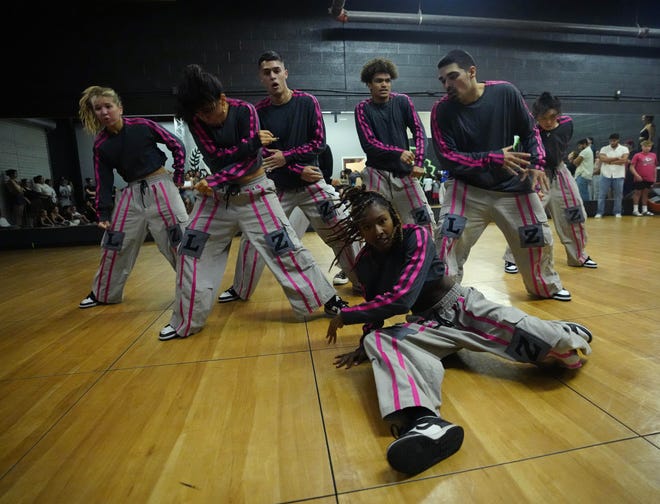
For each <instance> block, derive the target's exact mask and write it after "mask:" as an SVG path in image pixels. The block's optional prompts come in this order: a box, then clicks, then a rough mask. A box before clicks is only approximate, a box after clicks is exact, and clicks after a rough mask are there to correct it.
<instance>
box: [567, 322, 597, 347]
mask: <svg viewBox="0 0 660 504" xmlns="http://www.w3.org/2000/svg"><path fill="white" fill-rule="evenodd" d="M566 325H567V326H568V327H570V328H571V332H574V333H575V334H577V335H578V336H580V337H581V338H583V339H585V340H587V343H591V340H592V339H593V335H592V334H591V331H590V330H589V329H587V328H586V327H584V326H583V325H580V324H576V323H575V322H566Z"/></svg>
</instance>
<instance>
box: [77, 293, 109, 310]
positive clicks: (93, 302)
mask: <svg viewBox="0 0 660 504" xmlns="http://www.w3.org/2000/svg"><path fill="white" fill-rule="evenodd" d="M101 304H104V303H101V302H100V301H99V300H98V299H96V296H95V295H94V293H93V292H90V293H89V294H87V297H86V298H85V299H83V300H82V301H81V302H80V304H79V305H78V308H91V307H93V306H98V305H101Z"/></svg>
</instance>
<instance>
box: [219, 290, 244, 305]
mask: <svg viewBox="0 0 660 504" xmlns="http://www.w3.org/2000/svg"><path fill="white" fill-rule="evenodd" d="M237 299H241V296H239V295H238V292H236V291H235V290H234V288H233V287H229V289H227V290H226V291H224V292H223V293H222V294H220V295H219V296H218V303H230V302H231V301H236V300H237Z"/></svg>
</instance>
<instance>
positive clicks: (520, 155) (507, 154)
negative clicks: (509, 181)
mask: <svg viewBox="0 0 660 504" xmlns="http://www.w3.org/2000/svg"><path fill="white" fill-rule="evenodd" d="M502 152H503V154H504V161H503V162H502V166H503V167H504V169H506V170H507V171H508V172H509V173H511V174H512V175H519V174H521V173H525V171H526V169H527V167H528V166H529V159H530V158H531V154H530V153H529V152H518V151H514V150H513V145H509V146H508V147H505V148H504V149H502Z"/></svg>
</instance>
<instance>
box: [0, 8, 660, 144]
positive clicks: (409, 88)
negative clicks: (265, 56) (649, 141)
mask: <svg viewBox="0 0 660 504" xmlns="http://www.w3.org/2000/svg"><path fill="white" fill-rule="evenodd" d="M227 3H229V2H214V3H211V2H199V1H194V0H190V1H177V2H166V1H155V2H128V3H126V2H105V3H102V5H97V3H96V2H95V3H93V4H94V5H75V6H68V5H60V4H58V5H47V6H40V7H39V12H38V14H39V15H38V16H36V15H35V14H36V13H35V12H33V11H34V9H36V7H35V6H27V7H25V6H24V7H21V6H11V7H9V8H8V12H7V13H6V19H7V22H8V23H10V24H12V25H16V26H21V28H22V31H21V32H20V33H19V35H13V34H12V35H10V32H12V30H4V33H3V34H2V37H3V41H4V47H6V48H11V50H9V51H7V60H6V62H5V63H6V66H5V68H6V69H7V72H6V73H5V75H4V77H5V78H4V79H3V80H4V81H5V84H6V85H8V86H9V88H10V90H9V92H7V93H6V94H5V97H6V98H7V99H5V100H3V102H2V104H1V105H0V107H1V109H0V117H48V118H72V117H75V115H76V111H77V101H78V98H79V96H80V92H81V91H82V89H83V88H84V87H86V86H88V85H90V84H94V83H98V84H106V85H110V86H112V87H114V88H116V89H117V90H118V91H119V92H120V93H121V95H122V97H123V99H124V102H125V103H124V105H125V110H126V113H128V114H139V115H146V116H150V115H168V114H171V113H172V112H173V106H174V105H173V99H172V88H173V86H175V85H176V82H177V80H178V77H179V74H180V71H181V69H182V68H183V66H184V65H186V64H188V63H193V62H195V63H200V64H202V65H204V66H205V67H206V68H207V69H209V70H211V71H213V72H217V73H219V74H220V75H221V76H222V79H223V81H224V83H225V86H226V88H227V92H228V93H229V94H230V95H232V96H234V97H239V98H244V99H247V100H249V101H256V100H257V99H258V98H259V97H260V96H262V95H263V90H262V89H261V88H260V86H259V83H258V81H257V75H256V59H257V57H258V56H259V54H261V52H263V51H264V50H266V49H271V48H272V49H276V50H278V51H280V52H281V53H282V54H283V55H284V56H285V58H286V60H287V63H288V67H289V70H290V78H289V83H290V85H291V86H292V87H296V88H300V89H304V90H308V91H311V92H314V93H315V94H316V95H317V97H318V98H319V101H320V103H321V106H322V107H323V109H324V110H326V111H342V110H350V111H352V110H353V108H354V106H355V104H356V103H357V101H358V100H360V99H362V98H363V97H365V96H366V89H365V87H364V85H362V84H361V83H360V82H359V73H360V69H361V67H362V65H363V63H364V62H365V61H366V60H368V59H369V58H372V57H374V56H385V57H388V58H391V59H392V60H394V61H395V62H396V63H397V64H398V66H399V70H400V74H401V75H400V78H399V79H398V80H397V81H396V82H395V89H396V90H398V91H402V92H406V93H408V94H410V95H411V96H412V97H413V100H414V101H415V103H416V106H417V108H418V109H419V110H430V108H431V106H432V104H433V102H434V101H435V100H437V99H438V98H439V96H441V91H442V90H441V88H440V85H439V82H438V81H437V71H436V64H437V61H438V59H439V58H440V57H441V56H442V55H443V54H444V53H445V52H446V51H447V50H449V49H451V48H454V47H462V48H465V49H467V50H468V51H470V52H471V53H472V54H473V55H474V57H475V58H476V60H477V63H478V76H479V78H480V79H481V80H509V81H511V82H513V83H514V84H515V85H517V86H518V87H519V88H520V89H521V90H522V91H523V93H524V94H525V96H526V98H527V99H528V100H529V102H530V103H531V102H532V101H533V99H534V98H536V96H538V94H540V93H541V92H542V91H545V90H549V91H551V92H553V93H555V94H557V95H559V96H562V97H564V111H565V112H567V113H569V114H571V115H573V117H574V119H575V122H576V132H575V137H574V138H575V139H577V138H578V137H581V136H586V135H589V136H594V137H595V138H596V144H597V145H602V144H605V143H606V140H607V136H608V135H609V134H610V133H611V132H613V131H618V132H619V133H620V134H621V136H622V139H626V138H634V139H636V138H637V133H638V132H639V130H640V128H641V121H640V116H641V114H643V113H648V114H653V113H655V112H658V113H659V114H656V115H658V116H659V118H660V107H658V100H659V97H660V64H659V63H660V39H653V38H648V39H639V38H634V37H622V36H617V37H614V36H601V35H585V34H570V33H532V32H519V31H512V30H501V29H500V30H497V29H479V30H476V29H467V28H460V29H459V28H452V27H440V26H429V25H421V26H417V25H396V24H386V25H385V24H372V23H351V22H349V23H347V24H341V23H339V22H338V21H336V20H334V19H333V18H332V17H331V16H330V15H329V14H328V13H327V7H328V5H329V2H319V1H310V2H307V3H306V4H307V6H306V7H299V6H298V5H295V2H294V3H293V4H291V5H287V6H283V5H282V4H280V3H278V4H277V5H274V6H271V7H269V5H271V4H268V3H266V2H256V3H254V2H242V3H238V2H232V4H234V5H232V6H226V4H227ZM237 4H238V5H237ZM655 28H657V27H655ZM617 89H620V90H621V91H622V96H621V98H620V99H619V100H614V98H613V96H614V92H615V91H616V90H617Z"/></svg>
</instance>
